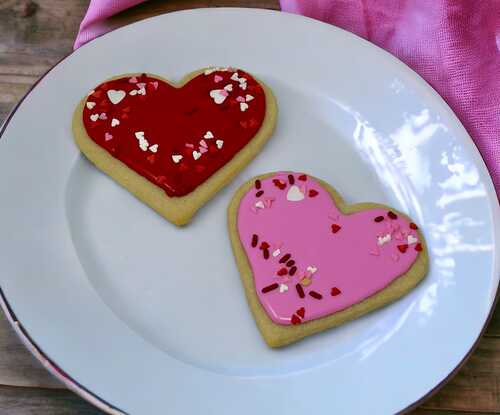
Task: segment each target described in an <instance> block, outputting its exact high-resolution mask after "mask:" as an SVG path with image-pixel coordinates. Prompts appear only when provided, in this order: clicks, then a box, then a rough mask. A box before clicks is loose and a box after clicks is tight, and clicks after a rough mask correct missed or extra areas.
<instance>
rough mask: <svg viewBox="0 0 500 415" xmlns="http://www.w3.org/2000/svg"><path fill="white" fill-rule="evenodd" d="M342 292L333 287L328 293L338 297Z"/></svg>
mask: <svg viewBox="0 0 500 415" xmlns="http://www.w3.org/2000/svg"><path fill="white" fill-rule="evenodd" d="M341 292H342V291H340V290H339V289H338V288H337V287H333V288H332V290H331V291H330V294H331V295H332V296H333V297H335V296H336V295H339V294H340V293H341Z"/></svg>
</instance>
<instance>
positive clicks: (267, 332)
mask: <svg viewBox="0 0 500 415" xmlns="http://www.w3.org/2000/svg"><path fill="white" fill-rule="evenodd" d="M228 215H229V233H230V237H231V243H232V246H233V251H234V254H235V257H236V261H237V265H238V268H239V271H240V274H241V278H242V282H243V285H244V288H245V292H246V296H247V299H248V302H249V305H250V308H251V309H252V312H253V314H254V317H255V320H256V322H257V325H258V327H259V329H260V331H261V333H262V335H263V337H264V339H265V340H266V342H267V343H268V344H269V345H270V346H272V347H279V346H283V345H286V344H289V343H292V342H294V341H296V340H299V339H301V338H303V337H305V336H308V335H311V334H314V333H317V332H319V331H322V330H325V329H327V328H329V327H334V326H337V325H339V324H341V323H343V322H345V321H348V320H351V319H353V318H356V317H359V316H361V315H363V314H366V313H368V312H370V311H372V310H375V309H376V308H379V307H382V306H383V305H385V304H387V303H389V302H391V301H394V300H396V299H397V298H399V297H401V296H402V295H404V294H405V293H407V292H408V291H410V290H411V289H412V288H413V287H415V285H416V284H417V283H418V282H419V281H420V280H422V279H423V278H424V276H425V274H426V273H427V270H428V262H429V261H428V255H427V249H426V245H425V242H424V238H423V235H422V233H421V232H420V231H419V229H418V227H417V225H415V224H414V223H413V222H412V221H411V220H410V219H409V218H408V217H407V216H405V215H404V214H402V213H399V212H397V211H396V210H394V209H391V208H389V207H387V206H383V205H379V204H374V203H360V204H356V205H346V204H345V203H344V201H343V200H342V198H341V197H340V195H339V194H338V193H337V192H336V191H335V190H334V189H333V188H332V187H331V186H330V185H328V184H327V183H325V182H323V181H321V180H319V179H315V178H313V177H311V176H308V175H305V174H303V173H291V172H286V173H272V174H267V175H263V176H259V177H256V178H254V179H252V180H250V181H249V182H247V183H246V184H244V185H243V186H242V187H241V188H240V189H239V190H238V191H237V192H236V194H235V196H234V197H233V200H232V201H231V204H230V206H229V210H228Z"/></svg>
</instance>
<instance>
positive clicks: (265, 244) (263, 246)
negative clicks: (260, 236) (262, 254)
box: [259, 242, 269, 249]
mask: <svg viewBox="0 0 500 415" xmlns="http://www.w3.org/2000/svg"><path fill="white" fill-rule="evenodd" d="M268 248H269V244H268V243H267V242H262V243H261V244H260V247H259V249H268Z"/></svg>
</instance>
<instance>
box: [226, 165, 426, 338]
mask: <svg viewBox="0 0 500 415" xmlns="http://www.w3.org/2000/svg"><path fill="white" fill-rule="evenodd" d="M274 174H275V173H267V174H263V175H260V176H256V177H254V178H252V179H250V180H249V181H247V182H246V183H245V184H243V185H242V186H241V187H240V188H239V189H238V190H237V191H236V193H235V194H234V196H233V198H232V200H231V202H230V204H229V207H228V228H229V237H230V240H231V245H232V248H233V253H234V256H235V259H236V264H237V266H238V269H239V272H240V277H241V281H242V283H243V287H244V289H245V294H246V297H247V301H248V304H249V306H250V309H251V311H252V314H253V316H254V318H255V321H256V323H257V327H258V328H259V330H260V332H261V333H262V336H263V337H264V340H265V341H266V343H267V344H268V345H269V346H271V347H281V346H285V345H287V344H290V343H293V342H296V341H297V340H300V339H302V338H304V337H306V336H310V335H312V334H315V333H319V332H321V331H324V330H326V329H329V328H331V327H336V326H339V325H340V324H342V323H345V322H347V321H349V320H353V319H355V318H357V317H360V316H362V315H364V314H367V313H369V312H371V311H373V310H376V309H377V308H380V307H383V306H384V305H386V304H389V303H391V302H393V301H395V300H397V299H398V298H400V297H402V296H403V295H405V294H406V293H408V292H409V291H411V290H412V289H413V288H414V287H415V286H416V285H417V284H418V283H419V282H420V281H422V279H423V278H424V277H425V275H426V274H427V272H428V270H429V255H428V252H427V247H426V244H425V243H423V244H422V245H423V250H422V252H420V254H419V255H418V257H417V259H416V261H415V262H414V263H413V265H412V266H411V268H410V269H409V270H408V271H407V272H405V273H404V274H402V275H400V276H399V277H398V278H397V279H395V280H394V281H393V282H392V283H390V284H389V285H388V286H387V287H385V288H384V289H382V290H380V291H378V292H376V293H375V294H373V295H372V296H370V297H368V298H366V299H365V300H363V301H362V302H360V303H357V304H354V305H352V306H350V307H348V308H345V309H343V310H340V311H337V312H335V313H333V314H330V315H329V316H326V317H322V318H319V319H316V320H311V321H307V322H305V323H302V324H299V325H290V326H283V325H279V324H276V323H274V322H273V321H272V320H271V319H270V318H269V316H268V315H267V313H266V311H265V310H264V308H263V307H262V305H261V303H260V301H259V298H258V296H257V293H256V290H255V284H254V279H253V272H252V269H251V266H250V263H249V261H248V258H247V255H246V253H245V251H244V248H243V245H242V243H241V241H240V237H239V234H238V228H237V215H238V209H239V206H240V202H241V199H242V198H243V196H244V195H245V194H246V193H247V192H248V191H249V190H250V189H251V188H252V187H253V186H254V183H255V180H257V179H261V180H263V179H266V178H268V177H269V176H272V175H274ZM309 177H311V178H313V179H314V180H317V181H318V182H319V183H320V184H321V186H322V187H323V188H324V189H325V190H327V191H328V192H329V193H330V195H331V197H332V199H333V200H334V202H335V204H336V205H337V207H338V208H339V209H340V211H341V212H342V213H344V214H350V213H355V212H359V211H362V210H366V209H371V208H383V209H387V210H392V211H393V212H396V213H397V214H398V215H401V216H402V217H405V218H407V219H408V220H410V221H411V219H410V218H408V216H407V215H405V214H404V213H401V212H398V211H397V210H395V209H394V208H392V207H389V206H385V205H382V204H378V203H356V204H354V205H348V204H346V203H345V202H344V200H343V199H342V197H341V196H340V194H339V193H338V192H337V191H336V190H335V189H334V188H333V187H332V186H330V185H329V184H328V183H326V182H324V181H323V180H321V179H318V178H315V177H313V176H310V175H309ZM417 232H418V236H419V239H420V240H421V241H423V242H425V240H424V236H423V234H422V233H421V232H420V230H417Z"/></svg>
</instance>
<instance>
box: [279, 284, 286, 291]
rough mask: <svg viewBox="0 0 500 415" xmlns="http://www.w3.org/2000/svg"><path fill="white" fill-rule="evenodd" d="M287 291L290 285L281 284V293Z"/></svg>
mask: <svg viewBox="0 0 500 415" xmlns="http://www.w3.org/2000/svg"><path fill="white" fill-rule="evenodd" d="M286 291H288V285H286V284H280V293H284V292H286Z"/></svg>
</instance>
